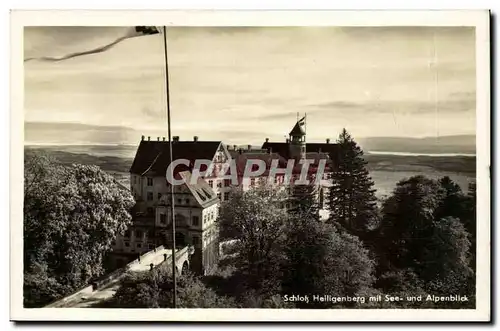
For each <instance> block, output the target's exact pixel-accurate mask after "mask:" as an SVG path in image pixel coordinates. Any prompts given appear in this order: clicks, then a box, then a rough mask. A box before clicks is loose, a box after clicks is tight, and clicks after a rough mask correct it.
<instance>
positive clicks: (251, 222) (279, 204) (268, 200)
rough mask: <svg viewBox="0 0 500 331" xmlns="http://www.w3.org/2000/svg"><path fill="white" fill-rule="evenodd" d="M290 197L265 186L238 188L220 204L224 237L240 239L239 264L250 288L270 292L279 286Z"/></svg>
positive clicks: (220, 223) (220, 219)
mask: <svg viewBox="0 0 500 331" xmlns="http://www.w3.org/2000/svg"><path fill="white" fill-rule="evenodd" d="M287 199H288V197H287V195H286V193H285V192H283V191H282V190H279V189H278V190H276V189H274V188H272V187H269V186H262V187H258V188H255V189H252V190H250V191H246V192H242V191H241V190H235V191H234V192H233V193H232V194H231V195H230V199H229V200H227V201H225V202H224V203H223V204H222V206H221V209H220V214H219V220H218V224H219V226H220V231H221V238H222V239H226V240H227V239H233V240H234V239H236V240H238V245H237V247H238V254H237V255H238V259H237V261H238V267H239V268H240V269H241V270H242V271H243V272H244V273H245V274H246V275H247V285H248V287H249V289H252V290H256V291H269V290H270V289H275V288H276V286H277V277H279V264H280V261H281V259H282V254H283V252H282V251H283V249H282V248H283V246H284V239H285V237H284V230H285V227H286V224H287V222H288V214H287V212H286V209H285V208H284V206H285V204H286V202H287Z"/></svg>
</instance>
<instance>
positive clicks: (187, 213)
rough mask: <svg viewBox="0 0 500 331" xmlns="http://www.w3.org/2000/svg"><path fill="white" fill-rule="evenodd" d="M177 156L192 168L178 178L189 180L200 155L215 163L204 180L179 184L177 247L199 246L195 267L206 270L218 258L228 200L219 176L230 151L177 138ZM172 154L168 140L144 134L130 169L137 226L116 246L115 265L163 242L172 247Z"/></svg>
mask: <svg viewBox="0 0 500 331" xmlns="http://www.w3.org/2000/svg"><path fill="white" fill-rule="evenodd" d="M172 154H173V155H172V156H173V160H178V159H187V160H189V162H190V164H189V165H188V166H185V165H179V166H177V167H175V173H174V177H176V178H179V177H182V178H183V179H186V178H190V176H191V172H190V171H191V169H192V168H193V166H194V163H195V161H196V160H197V159H206V160H211V161H212V163H213V164H214V168H215V171H214V172H213V173H212V175H211V177H206V178H204V179H202V178H200V179H198V181H197V183H196V184H194V185H191V184H184V185H179V186H177V185H174V210H175V224H176V246H177V247H181V246H185V245H192V246H193V247H194V249H195V251H194V254H193V255H192V261H191V263H190V265H191V268H192V269H193V270H194V271H196V272H198V273H201V274H203V273H206V272H207V271H209V270H210V269H211V268H213V267H214V265H215V264H216V262H217V259H218V253H219V250H218V243H217V242H218V231H217V230H216V228H215V222H214V221H215V220H216V219H217V213H218V206H219V204H220V200H221V199H223V197H222V195H221V194H222V192H223V186H222V184H224V183H223V181H222V180H220V179H218V178H217V174H218V171H220V170H221V169H222V165H223V164H224V163H226V162H227V160H228V159H229V157H230V155H229V152H228V151H227V148H226V146H225V145H224V144H223V143H222V142H221V141H199V140H198V137H196V136H195V137H194V138H193V140H192V141H179V137H177V136H176V137H173V139H172ZM169 155H170V146H169V142H168V141H165V138H163V139H162V140H160V138H157V140H156V141H155V140H150V137H148V139H147V140H146V139H145V138H144V137H143V138H142V140H141V142H140V144H139V147H138V149H137V152H136V155H135V158H134V161H133V163H132V166H131V168H130V190H131V192H132V195H133V196H134V199H135V201H136V205H135V206H134V208H133V210H132V225H131V226H130V227H129V229H128V230H127V231H126V233H125V235H124V236H119V237H118V238H117V240H116V242H115V243H114V245H113V253H112V256H113V261H114V262H115V266H116V267H120V266H121V265H123V264H124V263H126V262H128V261H130V260H133V259H135V258H137V256H138V255H139V254H140V253H144V252H146V251H149V250H151V249H154V248H155V247H158V246H160V245H164V246H166V247H171V246H172V241H173V240H172V238H171V235H170V233H171V227H172V215H171V214H170V204H171V196H170V192H171V188H170V186H169V185H170V184H169V183H168V182H167V178H166V173H167V168H168V165H169ZM169 230H170V231H169Z"/></svg>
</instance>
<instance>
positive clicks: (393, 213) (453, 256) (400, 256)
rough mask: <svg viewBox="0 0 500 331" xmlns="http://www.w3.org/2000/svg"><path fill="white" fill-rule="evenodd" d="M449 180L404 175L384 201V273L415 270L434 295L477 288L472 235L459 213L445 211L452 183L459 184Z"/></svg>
mask: <svg viewBox="0 0 500 331" xmlns="http://www.w3.org/2000/svg"><path fill="white" fill-rule="evenodd" d="M443 182H445V183H447V184H450V182H449V181H447V180H444V181H443V180H442V181H440V182H436V181H434V180H431V179H428V178H425V177H424V176H414V177H411V178H409V179H404V180H402V181H400V182H399V183H398V184H397V186H396V188H395V190H394V192H393V194H392V196H390V197H389V198H388V199H387V200H386V201H385V202H384V205H383V207H382V212H383V218H382V224H381V227H380V231H379V243H380V246H379V250H378V253H379V256H381V257H382V258H381V263H380V266H379V272H380V273H385V272H398V271H401V270H411V271H412V272H414V273H415V274H416V275H417V277H418V279H419V280H421V281H422V284H424V285H422V286H423V289H424V290H425V291H427V292H429V293H433V294H434V293H441V294H445V295H449V294H450V293H455V294H464V293H471V292H470V279H471V277H472V270H471V269H470V268H469V266H468V263H469V247H470V242H469V240H468V234H467V231H466V230H465V228H464V226H463V225H462V223H461V222H460V220H459V219H458V218H454V217H450V216H446V215H445V214H446V212H445V210H446V209H447V208H448V207H447V206H446V203H450V201H451V199H450V197H451V196H452V195H451V194H450V193H449V192H450V190H447V189H446V188H450V187H452V188H453V185H444V187H443ZM452 191H454V192H456V191H457V190H456V188H453V190H452ZM451 212H453V213H454V212H455V211H454V210H451V211H450V213H451ZM436 216H438V217H439V218H437V217H436Z"/></svg>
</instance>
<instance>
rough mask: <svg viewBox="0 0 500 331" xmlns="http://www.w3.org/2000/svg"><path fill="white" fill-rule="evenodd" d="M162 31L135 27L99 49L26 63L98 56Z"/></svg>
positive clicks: (35, 58) (29, 59)
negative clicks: (127, 40) (129, 41)
mask: <svg viewBox="0 0 500 331" xmlns="http://www.w3.org/2000/svg"><path fill="white" fill-rule="evenodd" d="M160 31H161V29H159V28H157V27H155V26H135V27H131V28H129V29H127V31H126V32H125V34H124V35H123V36H121V37H119V38H117V39H115V40H113V41H110V42H109V43H107V44H105V45H102V46H99V47H97V48H93V49H89V50H81V51H78V52H73V53H69V54H65V55H62V56H54V57H52V56H41V57H29V58H26V59H24V62H28V61H34V60H36V61H45V62H59V61H64V60H68V59H71V58H74V57H78V56H84V55H90V54H97V53H102V52H105V51H107V50H108V49H110V48H112V47H113V46H115V45H117V44H118V43H120V42H122V41H124V40H126V39H130V38H135V37H141V36H147V35H152V34H157V33H160Z"/></svg>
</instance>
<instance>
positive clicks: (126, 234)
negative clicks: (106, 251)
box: [124, 230, 130, 238]
mask: <svg viewBox="0 0 500 331" xmlns="http://www.w3.org/2000/svg"><path fill="white" fill-rule="evenodd" d="M124 236H125V238H130V231H129V230H127V231H125V235H124Z"/></svg>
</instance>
